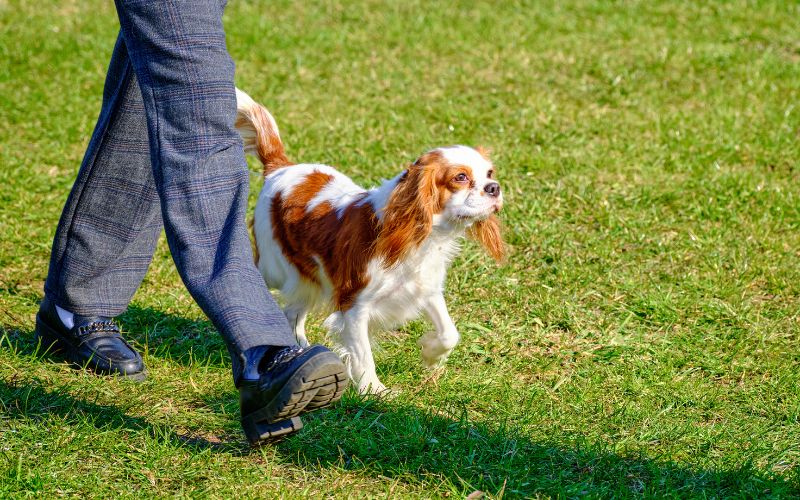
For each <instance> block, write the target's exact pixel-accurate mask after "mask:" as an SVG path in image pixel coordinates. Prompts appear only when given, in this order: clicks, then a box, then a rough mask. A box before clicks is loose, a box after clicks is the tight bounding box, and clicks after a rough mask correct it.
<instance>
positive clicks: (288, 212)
mask: <svg viewBox="0 0 800 500" xmlns="http://www.w3.org/2000/svg"><path fill="white" fill-rule="evenodd" d="M332 179H333V177H332V176H330V175H328V174H323V173H321V172H315V173H313V174H310V175H308V176H307V177H306V178H305V179H304V180H303V182H302V183H301V184H299V185H297V186H296V187H295V188H294V189H293V190H292V192H291V193H290V194H289V196H287V197H286V198H284V197H282V196H281V195H280V194H278V195H277V196H276V197H275V198H273V200H272V228H273V236H274V238H275V240H276V241H278V242H279V243H280V245H281V249H282V250H283V254H284V255H285V256H286V258H287V259H288V260H289V262H290V263H291V264H292V265H294V266H295V267H296V268H297V270H298V271H299V272H300V275H301V276H302V277H303V278H304V279H306V280H308V281H310V282H312V283H315V284H319V264H318V262H321V263H322V265H323V266H324V268H325V274H326V275H327V276H328V277H329V278H330V280H331V283H332V285H333V288H334V297H333V300H334V305H335V306H336V308H337V309H339V310H342V311H346V310H347V309H349V308H350V307H352V305H353V301H354V300H355V298H356V295H357V294H358V292H360V291H361V290H363V289H364V287H365V286H367V283H368V282H369V279H368V277H367V264H368V263H369V261H370V259H372V258H373V256H374V255H375V240H376V239H377V237H378V219H377V217H375V213H374V211H373V210H372V205H370V204H368V203H364V204H361V205H359V202H360V201H361V200H362V199H363V197H359V198H358V199H357V200H354V201H353V202H352V203H350V205H349V206H348V207H347V208H345V209H344V211H343V212H342V216H341V218H340V217H338V216H337V214H336V210H334V208H333V207H332V206H331V204H330V203H329V202H323V203H320V204H319V205H317V206H316V207H314V210H312V211H311V212H306V207H307V206H308V203H309V202H310V201H311V200H312V199H313V198H314V196H316V195H317V194H318V193H319V192H320V191H321V190H322V189H324V187H325V185H326V184H327V183H328V182H330V181H331V180H332ZM315 257H316V259H315Z"/></svg>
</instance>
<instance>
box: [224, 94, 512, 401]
mask: <svg viewBox="0 0 800 500" xmlns="http://www.w3.org/2000/svg"><path fill="white" fill-rule="evenodd" d="M237 100H238V108H239V114H238V116H237V121H236V127H237V129H238V130H239V132H240V133H241V135H242V138H243V139H244V144H245V150H246V151H247V152H248V153H252V154H255V155H256V156H258V158H259V159H260V160H261V162H262V163H263V165H264V187H263V189H262V190H261V194H260V196H259V198H258V203H257V205H256V210H255V218H254V224H253V232H254V234H255V240H256V250H257V251H256V261H257V265H258V268H259V270H260V271H261V273H262V274H263V275H264V279H265V280H266V282H267V285H268V286H270V287H271V288H275V289H278V290H280V292H281V295H282V297H283V300H284V301H285V307H284V313H285V314H286V317H287V319H288V320H289V324H290V325H291V326H292V327H293V328H294V334H295V335H296V337H297V341H298V342H299V343H300V344H301V345H307V344H308V341H307V340H306V334H305V321H306V317H307V315H308V313H309V311H312V310H315V309H321V310H325V311H327V312H329V313H330V315H329V316H328V318H327V319H326V320H325V323H324V326H325V327H326V328H327V329H328V331H329V333H330V334H331V336H332V337H333V339H335V341H336V342H337V343H338V344H339V345H340V346H341V348H342V351H343V353H344V358H345V362H346V364H347V367H348V374H349V376H350V378H351V379H352V380H353V382H354V383H356V384H358V388H359V391H360V392H362V393H365V392H373V393H378V392H382V391H384V390H386V387H385V386H384V385H383V384H382V383H381V382H380V380H378V376H377V375H376V373H375V362H374V360H373V357H372V351H371V345H370V332H371V331H374V330H375V329H377V328H387V327H393V326H397V325H399V324H402V323H403V322H405V321H408V320H410V319H413V318H416V317H417V316H418V315H419V313H420V311H423V312H424V313H425V314H426V315H427V317H428V318H429V319H430V321H431V322H432V323H433V325H434V328H435V331H433V332H430V333H427V334H425V335H423V336H422V337H421V338H420V339H419V341H418V343H419V345H420V346H421V347H422V359H423V362H424V364H425V365H426V366H427V367H435V366H438V365H440V364H442V363H443V362H444V361H445V360H446V359H447V356H448V355H449V354H450V352H451V351H452V350H453V348H454V347H455V346H456V344H457V343H458V340H459V334H458V330H457V329H456V325H455V324H454V323H453V320H452V319H451V318H450V314H449V313H448V312H447V305H446V304H445V301H444V295H443V287H444V281H445V273H446V271H447V267H448V265H449V263H450V261H451V260H452V258H453V256H454V255H455V254H456V253H457V251H458V249H459V241H460V239H461V238H462V237H463V236H464V235H465V234H466V235H468V236H470V237H472V238H473V239H475V240H476V241H478V242H479V243H480V244H481V245H482V246H483V247H484V248H485V249H486V250H487V251H488V252H489V254H491V255H492V257H494V258H495V259H497V260H500V259H502V257H503V253H504V245H503V241H502V239H501V236H500V225H499V222H498V219H497V217H496V216H495V215H494V214H495V213H496V212H498V211H499V210H500V208H501V207H502V205H503V195H502V194H501V192H500V185H499V184H498V183H497V181H496V180H495V168H494V166H493V165H492V163H491V161H490V160H489V159H488V158H487V155H486V153H485V152H484V151H482V150H480V149H479V150H475V149H472V148H469V147H466V146H451V147H443V148H437V149H434V150H432V151H429V152H427V153H425V154H423V155H422V156H421V157H419V158H418V159H417V160H416V161H415V162H414V163H413V164H412V165H411V166H409V167H408V168H407V169H406V170H404V171H403V172H402V173H400V174H399V175H397V176H396V177H394V178H393V179H390V180H387V181H384V182H383V183H382V184H381V185H380V186H378V187H376V188H373V189H370V190H365V189H363V188H361V187H359V186H357V185H356V184H355V183H353V181H352V180H350V178H349V177H347V176H345V175H344V174H342V173H340V172H339V171H337V170H335V169H334V168H333V167H329V166H327V165H317V164H293V163H292V162H291V161H289V159H288V158H287V157H286V155H285V153H284V147H283V143H282V142H281V139H280V135H279V134H278V127H277V125H276V123H275V120H274V119H273V118H272V116H271V115H270V114H269V112H268V111H267V110H266V109H265V108H264V107H263V106H261V105H259V104H257V103H256V102H254V101H253V100H252V99H251V98H250V97H249V96H248V95H247V94H245V93H244V92H242V91H240V90H238V89H237Z"/></svg>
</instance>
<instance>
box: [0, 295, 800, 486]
mask: <svg viewBox="0 0 800 500" xmlns="http://www.w3.org/2000/svg"><path fill="white" fill-rule="evenodd" d="M122 320H123V321H124V324H125V326H126V330H127V331H129V332H132V333H130V334H127V335H128V336H129V337H130V338H132V339H134V340H135V341H137V342H138V343H139V344H140V345H142V344H145V343H146V344H147V345H148V347H149V348H150V355H151V356H157V357H163V358H169V359H172V360H176V361H178V362H183V363H184V364H189V363H202V364H208V365H212V366H226V365H227V364H228V360H227V353H226V351H225V347H224V345H223V344H222V341H221V339H220V338H219V335H217V334H216V332H215V331H214V329H213V327H212V326H211V325H210V323H208V322H206V321H192V320H187V319H184V318H180V317H177V316H173V315H169V314H164V313H162V312H159V311H156V310H153V309H149V308H140V307H136V306H133V307H131V308H130V309H129V311H128V312H127V313H126V314H125V315H124V316H123V317H122ZM15 323H17V322H16V321H15ZM17 324H19V323H17ZM137 331H138V332H139V333H135V332H137ZM141 332H146V333H141ZM198 332H201V333H198ZM0 333H2V334H3V335H4V336H5V337H6V339H7V341H8V342H10V343H11V344H13V345H14V347H13V349H14V350H15V351H16V352H17V353H18V354H21V355H33V356H38V355H40V354H37V352H36V344H35V342H34V341H33V334H32V332H25V331H20V330H15V329H14V328H12V327H3V328H2V331H1V332H0ZM212 339H213V340H212ZM151 346H152V347H151ZM4 348H5V346H4ZM0 403H2V408H3V413H4V418H19V419H29V420H42V421H44V420H46V419H47V418H48V417H49V416H51V415H54V414H55V415H58V416H60V417H62V418H65V419H67V420H68V421H72V422H74V423H75V425H85V422H91V425H94V426H96V427H98V428H101V429H103V430H109V429H112V430H115V431H118V432H120V433H129V432H133V433H145V434H146V435H149V436H151V437H153V438H155V439H158V440H159V441H161V442H164V443H167V444H169V445H173V446H176V447H188V448H190V449H193V450H196V451H203V450H211V451H213V452H217V453H227V454H232V455H244V456H247V455H249V454H251V453H254V451H253V449H252V448H250V447H249V446H248V445H247V444H246V442H245V441H244V438H243V436H242V435H240V434H238V433H236V434H233V433H228V434H226V435H223V436H222V438H221V439H219V437H215V438H214V439H213V440H208V439H206V438H205V437H203V436H204V433H203V432H202V431H198V432H191V431H177V430H175V429H172V428H170V427H169V426H167V425H163V424H157V423H152V422H149V421H148V420H147V419H146V418H142V417H138V416H131V415H128V414H126V413H125V411H124V410H123V409H121V408H119V407H117V406H111V405H100V404H96V403H93V402H90V401H85V400H82V399H78V398H75V397H73V396H72V395H70V394H69V393H67V392H66V391H61V390H58V389H52V388H45V387H42V386H41V385H39V384H38V383H36V382H35V381H34V382H33V383H31V382H27V383H24V384H20V383H17V382H15V381H14V380H2V381H0ZM205 403H206V405H207V406H208V407H209V408H210V409H212V411H215V412H223V413H225V414H227V415H232V414H233V415H235V414H236V412H237V410H238V408H237V407H238V401H237V400H236V397H235V392H233V391H231V392H226V393H225V394H220V395H218V396H209V397H207V398H206V399H205ZM304 421H305V422H306V428H305V429H304V430H303V431H302V432H300V433H299V434H297V435H295V436H293V437H291V438H289V439H287V440H285V441H283V442H282V443H280V444H278V445H276V446H278V450H279V451H280V453H281V455H283V456H285V458H286V460H288V461H291V462H293V463H295V464H296V465H298V466H300V467H303V468H307V469H315V468H323V469H331V468H332V469H340V470H350V471H363V472H364V473H365V474H368V475H375V476H384V477H388V478H393V479H395V478H396V479H398V480H401V481H402V480H408V481H411V482H419V481H424V482H426V483H428V484H439V483H445V484H448V483H449V484H452V485H453V486H454V487H455V488H456V489H457V490H459V492H461V493H464V492H470V491H473V490H483V491H488V492H494V493H497V492H500V491H502V492H503V493H504V495H506V496H513V497H517V496H532V495H535V494H545V495H553V496H567V497H571V496H582V495H589V496H596V497H617V496H623V497H624V496H641V495H644V496H658V497H663V496H675V497H686V496H699V497H729V496H737V497H764V496H768V497H794V496H798V495H800V484H798V478H797V474H796V473H794V475H793V476H792V478H791V479H787V478H783V477H780V476H775V475H768V474H765V473H763V472H761V471H758V470H756V469H755V468H753V467H752V466H751V465H749V464H746V465H744V466H742V467H741V468H738V469H736V470H704V469H699V468H692V467H687V466H684V465H679V464H675V463H672V462H669V461H661V460H652V459H649V458H643V457H636V456H622V455H619V454H618V453H614V452H612V451H609V450H608V449H607V447H606V446H605V445H604V444H602V443H600V444H598V443H588V442H580V440H578V441H577V442H574V444H572V445H570V446H565V445H564V443H563V440H562V441H561V442H556V441H555V440H553V441H552V442H542V441H533V440H532V439H530V438H528V437H526V436H525V434H524V433H521V432H518V431H517V430H515V429H513V428H504V427H502V426H493V425H485V424H482V423H475V422H471V421H469V419H468V418H467V416H466V411H465V410H464V409H463V408H459V407H458V406H457V405H454V406H451V407H448V408H443V409H440V411H439V412H438V413H431V412H430V411H426V410H422V409H419V408H416V407H414V406H412V405H409V404H404V403H402V402H400V401H397V400H395V401H391V400H381V399H375V398H362V397H359V396H357V395H355V394H354V393H351V392H348V393H347V394H346V395H345V397H344V398H343V400H342V402H341V403H340V404H338V405H337V406H336V407H334V408H332V409H328V410H322V411H320V412H317V413H315V414H312V415H308V416H305V417H304Z"/></svg>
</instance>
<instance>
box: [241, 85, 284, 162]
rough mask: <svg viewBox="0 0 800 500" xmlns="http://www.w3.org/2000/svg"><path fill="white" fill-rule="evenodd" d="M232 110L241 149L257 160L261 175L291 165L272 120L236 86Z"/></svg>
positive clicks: (264, 109)
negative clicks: (260, 165)
mask: <svg viewBox="0 0 800 500" xmlns="http://www.w3.org/2000/svg"><path fill="white" fill-rule="evenodd" d="M236 111H237V113H236V130H238V131H239V134H240V135H241V136H242V140H243V141H244V151H245V153H249V154H252V155H255V156H257V157H258V159H259V160H261V163H262V164H263V165H264V176H267V175H269V174H271V173H272V172H274V171H275V170H277V169H279V168H281V167H286V166H289V165H292V162H291V161H289V159H288V158H287V157H286V153H285V151H284V149H283V143H282V142H281V136H280V134H279V133H278V124H277V123H275V119H274V118H273V117H272V115H271V114H269V111H267V109H266V108H265V107H264V106H262V105H260V104H258V103H257V102H255V101H254V100H253V99H252V98H251V97H250V96H249V95H247V94H245V93H244V92H242V91H241V90H239V89H238V88H237V89H236Z"/></svg>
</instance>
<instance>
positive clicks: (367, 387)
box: [358, 380, 391, 396]
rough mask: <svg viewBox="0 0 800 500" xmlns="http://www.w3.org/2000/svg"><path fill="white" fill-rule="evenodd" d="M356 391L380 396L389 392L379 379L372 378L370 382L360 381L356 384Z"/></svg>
mask: <svg viewBox="0 0 800 500" xmlns="http://www.w3.org/2000/svg"><path fill="white" fill-rule="evenodd" d="M358 392H359V393H360V394H372V395H376V396H382V395H384V394H388V393H390V392H391V390H390V389H388V388H387V387H386V386H385V385H383V384H382V383H381V381H380V380H373V381H371V382H361V383H359V384H358Z"/></svg>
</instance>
